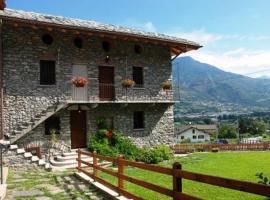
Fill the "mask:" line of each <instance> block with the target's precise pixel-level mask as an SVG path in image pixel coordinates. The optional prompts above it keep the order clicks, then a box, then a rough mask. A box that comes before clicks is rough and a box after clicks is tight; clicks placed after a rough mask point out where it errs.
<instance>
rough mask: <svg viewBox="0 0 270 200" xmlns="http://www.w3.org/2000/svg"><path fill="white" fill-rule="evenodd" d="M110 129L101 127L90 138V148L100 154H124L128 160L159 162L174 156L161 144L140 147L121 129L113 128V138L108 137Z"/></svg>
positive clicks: (115, 155) (111, 155) (113, 155)
mask: <svg viewBox="0 0 270 200" xmlns="http://www.w3.org/2000/svg"><path fill="white" fill-rule="evenodd" d="M107 131H108V130H105V129H100V130H99V131H97V133H96V134H94V135H93V136H91V137H90V139H89V150H90V151H94V150H95V151H96V152H97V153H98V154H100V155H104V156H110V157H117V156H119V155H120V154H122V155H124V157H125V159H127V160H136V161H142V162H145V163H149V164H157V163H159V162H161V161H163V160H169V159H171V158H172V157H173V153H172V150H171V149H170V148H169V147H167V146H165V145H159V146H156V147H155V148H152V149H151V148H146V147H145V148H142V149H140V148H138V147H137V146H135V145H134V144H133V143H132V142H131V141H130V140H129V139H128V138H126V137H124V136H123V135H122V134H121V133H120V132H119V131H116V130H113V136H112V137H111V138H107V137H106V132H107Z"/></svg>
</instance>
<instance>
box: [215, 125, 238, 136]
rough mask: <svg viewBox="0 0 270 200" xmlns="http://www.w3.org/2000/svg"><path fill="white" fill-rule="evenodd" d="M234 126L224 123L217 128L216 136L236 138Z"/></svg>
mask: <svg viewBox="0 0 270 200" xmlns="http://www.w3.org/2000/svg"><path fill="white" fill-rule="evenodd" d="M236 137H237V135H236V128H235V127H233V126H231V125H229V124H224V125H222V126H221V127H220V128H219V131H218V138H226V139H231V138H236Z"/></svg>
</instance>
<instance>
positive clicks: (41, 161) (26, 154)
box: [9, 144, 52, 170]
mask: <svg viewBox="0 0 270 200" xmlns="http://www.w3.org/2000/svg"><path fill="white" fill-rule="evenodd" d="M9 150H10V151H13V152H15V154H17V155H18V156H19V155H21V156H23V157H24V159H25V160H29V161H30V162H31V163H33V164H34V163H35V164H36V165H37V166H39V167H41V168H44V169H46V170H51V168H52V167H51V164H50V163H49V162H46V161H45V160H44V159H40V158H39V157H37V156H35V155H33V154H32V153H30V152H26V151H25V149H24V148H19V147H18V145H16V144H13V145H10V148H9Z"/></svg>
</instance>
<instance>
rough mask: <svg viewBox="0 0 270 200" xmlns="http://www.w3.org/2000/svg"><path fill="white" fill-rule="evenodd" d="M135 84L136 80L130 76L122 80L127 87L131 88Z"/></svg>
mask: <svg viewBox="0 0 270 200" xmlns="http://www.w3.org/2000/svg"><path fill="white" fill-rule="evenodd" d="M134 84H135V81H133V80H131V79H128V78H127V79H123V80H122V86H123V87H125V88H131V87H133V85H134Z"/></svg>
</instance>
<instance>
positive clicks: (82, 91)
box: [72, 64, 88, 101]
mask: <svg viewBox="0 0 270 200" xmlns="http://www.w3.org/2000/svg"><path fill="white" fill-rule="evenodd" d="M72 76H73V77H76V76H81V77H85V78H87V67H86V65H82V64H80V65H73V69H72ZM72 100H74V101H87V100H88V95H87V85H85V86H84V87H76V86H74V85H72Z"/></svg>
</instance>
